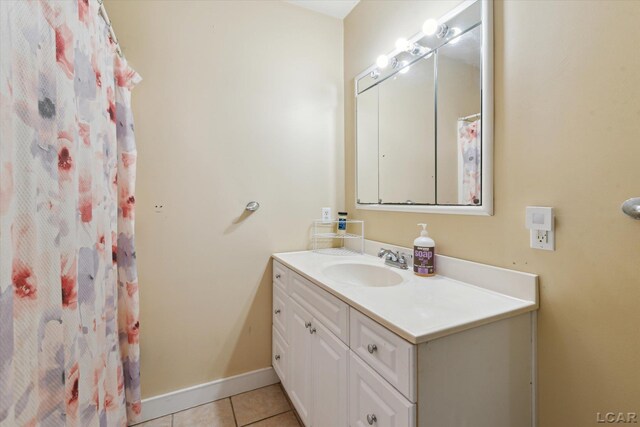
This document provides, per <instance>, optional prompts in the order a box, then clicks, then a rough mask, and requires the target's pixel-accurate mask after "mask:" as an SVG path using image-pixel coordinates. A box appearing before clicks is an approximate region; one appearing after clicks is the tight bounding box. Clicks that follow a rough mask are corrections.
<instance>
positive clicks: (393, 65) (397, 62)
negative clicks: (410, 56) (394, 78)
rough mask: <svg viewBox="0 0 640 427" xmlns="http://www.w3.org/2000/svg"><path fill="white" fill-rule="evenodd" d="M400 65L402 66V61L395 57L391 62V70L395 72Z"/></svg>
mask: <svg viewBox="0 0 640 427" xmlns="http://www.w3.org/2000/svg"><path fill="white" fill-rule="evenodd" d="M400 65H401V64H400V61H398V58H396V57H395V56H394V57H393V59H392V60H391V68H393V69H394V70H395V69H396V68H399V67H400Z"/></svg>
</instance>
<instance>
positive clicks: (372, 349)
mask: <svg viewBox="0 0 640 427" xmlns="http://www.w3.org/2000/svg"><path fill="white" fill-rule="evenodd" d="M367 350H368V351H369V353H371V354H373V353H375V352H376V351H377V350H378V346H377V345H375V344H369V345H368V346H367Z"/></svg>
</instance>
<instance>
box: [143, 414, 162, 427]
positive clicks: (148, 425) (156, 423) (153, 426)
mask: <svg viewBox="0 0 640 427" xmlns="http://www.w3.org/2000/svg"><path fill="white" fill-rule="evenodd" d="M135 427H171V415H167V416H166V417H161V418H156V419H155V420H149V421H145V422H143V423H141V424H136V425H135Z"/></svg>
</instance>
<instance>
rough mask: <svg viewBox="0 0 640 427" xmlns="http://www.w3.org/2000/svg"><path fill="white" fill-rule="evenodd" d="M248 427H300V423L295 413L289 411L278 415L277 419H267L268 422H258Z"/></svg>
mask: <svg viewBox="0 0 640 427" xmlns="http://www.w3.org/2000/svg"><path fill="white" fill-rule="evenodd" d="M247 427H300V423H298V419H297V418H296V416H295V415H294V414H293V412H291V411H289V412H285V413H284V414H280V415H276V416H275V417H271V418H267V419H266V420H262V421H258V422H257V423H254V424H249V425H248V426H247Z"/></svg>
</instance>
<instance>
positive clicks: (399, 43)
mask: <svg viewBox="0 0 640 427" xmlns="http://www.w3.org/2000/svg"><path fill="white" fill-rule="evenodd" d="M396 49H398V50H399V51H402V52H406V51H408V50H409V49H411V43H409V40H407V39H405V38H404V37H400V38H399V39H398V40H396Z"/></svg>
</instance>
